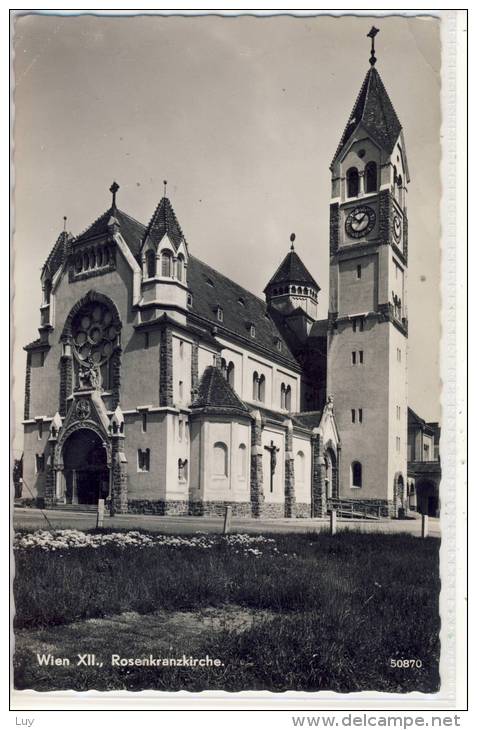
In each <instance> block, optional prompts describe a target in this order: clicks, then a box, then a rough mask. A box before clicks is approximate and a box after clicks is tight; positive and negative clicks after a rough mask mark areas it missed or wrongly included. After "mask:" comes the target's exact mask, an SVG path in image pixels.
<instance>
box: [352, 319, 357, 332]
mask: <svg viewBox="0 0 477 730" xmlns="http://www.w3.org/2000/svg"><path fill="white" fill-rule="evenodd" d="M357 327H358V322H357V320H356V319H353V332H356V329H357Z"/></svg>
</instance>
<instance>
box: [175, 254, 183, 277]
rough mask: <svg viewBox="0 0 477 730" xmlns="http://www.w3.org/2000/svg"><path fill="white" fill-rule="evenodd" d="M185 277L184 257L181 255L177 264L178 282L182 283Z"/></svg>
mask: <svg viewBox="0 0 477 730" xmlns="http://www.w3.org/2000/svg"><path fill="white" fill-rule="evenodd" d="M183 275H184V257H183V255H182V254H179V256H178V257H177V264H176V276H177V279H178V281H182V277H183Z"/></svg>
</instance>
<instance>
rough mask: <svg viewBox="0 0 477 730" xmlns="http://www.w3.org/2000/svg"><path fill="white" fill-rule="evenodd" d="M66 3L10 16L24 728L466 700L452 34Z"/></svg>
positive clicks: (16, 627) (16, 621)
mask: <svg viewBox="0 0 477 730" xmlns="http://www.w3.org/2000/svg"><path fill="white" fill-rule="evenodd" d="M74 12H75V13H76V14H73V13H69V12H67V11H48V12H47V11H14V12H13V13H12V18H11V68H12V140H13V142H12V174H13V176H14V180H13V182H12V213H11V215H12V249H11V251H12V253H11V258H12V269H11V270H12V282H11V291H12V304H11V308H12V431H11V448H12V458H11V468H10V479H11V484H12V486H11V504H12V507H11V514H12V528H13V529H12V556H13V557H12V590H11V602H12V604H13V610H12V632H13V633H12V647H11V661H12V697H14V701H15V703H16V705H15V706H16V707H18V708H22V706H25V707H27V706H28V707H29V708H30V709H35V707H36V708H37V709H39V708H44V709H54V707H55V704H54V703H55V696H56V695H57V693H62V692H63V693H64V692H65V691H67V690H73V691H74V692H76V693H88V692H89V691H92V690H97V691H99V692H101V693H103V696H104V697H106V696H108V695H110V694H111V693H112V695H111V696H113V695H114V693H124V694H126V695H127V696H128V697H132V698H133V699H134V701H135V702H136V703H137V709H140V703H141V696H142V693H143V692H146V691H147V692H149V696H151V693H155V694H154V695H153V696H157V697H158V698H160V697H161V696H163V695H165V694H166V695H167V696H170V693H177V692H180V691H185V692H187V693H189V697H190V701H191V702H192V701H193V698H195V700H194V701H197V702H199V703H200V701H201V699H200V698H202V700H204V699H205V698H206V697H207V696H208V693H210V692H221V693H222V694H224V693H228V695H227V696H226V697H225V699H222V702H223V703H225V706H226V705H227V703H229V705H230V707H231V708H232V707H234V706H237V707H239V704H240V698H241V697H242V694H241V693H244V692H247V693H253V697H256V698H257V701H259V700H260V697H261V696H262V695H263V694H264V693H266V695H267V697H268V698H270V697H272V698H273V695H271V694H270V693H275V695H276V697H277V700H276V701H279V700H280V698H281V697H282V698H283V697H286V696H287V693H295V694H294V696H296V694H297V693H302V694H303V696H304V697H305V696H306V697H308V698H312V697H315V698H317V700H320V697H321V696H322V695H323V693H324V695H323V696H328V697H329V696H331V693H333V695H332V696H333V698H334V699H333V701H334V702H335V703H338V704H339V703H340V702H341V703H342V705H340V707H341V706H342V707H343V708H344V707H345V706H346V702H348V703H349V702H351V699H350V698H352V697H357V696H359V693H368V695H369V696H373V697H375V698H378V699H379V697H392V698H394V702H395V703H396V706H397V707H399V706H400V703H401V704H402V707H405V706H406V705H405V703H406V702H411V701H412V702H413V703H414V704H413V707H415V708H418V709H419V708H420V707H424V706H426V707H431V706H432V703H435V706H436V707H441V708H452V707H456V703H458V697H460V698H461V697H462V692H463V689H462V686H463V684H462V683H461V684H462V686H461V684H460V683H459V677H460V674H459V667H458V666H457V667H456V661H455V652H456V641H457V639H456V635H457V633H456V632H453V631H449V630H448V629H447V628H446V627H447V626H448V624H447V623H446V622H448V621H450V622H451V623H450V624H449V625H451V624H452V622H455V621H456V616H457V613H456V611H457V609H456V608H455V607H454V604H453V603H452V601H454V603H455V601H456V600H457V599H456V596H455V595H454V593H452V591H454V592H455V590H454V588H453V587H452V586H454V583H452V584H451V583H449V582H448V577H447V576H448V574H450V573H452V571H453V570H454V568H453V567H452V565H453V563H452V560H454V561H455V548H452V545H454V543H453V542H452V541H453V540H455V539H456V538H455V535H456V531H457V518H456V516H455V513H456V501H455V500H456V498H455V492H456V491H457V490H458V489H460V492H461V496H460V497H459V499H463V498H464V493H465V483H461V484H459V483H457V482H456V476H455V474H454V476H452V474H453V472H452V467H451V466H449V464H450V465H452V463H453V462H452V458H454V459H455V458H456V457H455V453H456V447H455V441H454V439H455V438H457V437H456V435H455V428H454V430H452V428H448V427H446V419H448V418H449V417H453V416H452V413H453V411H452V407H453V406H452V405H449V403H450V401H449V399H446V397H445V396H444V395H443V394H445V392H447V391H446V387H447V379H446V377H447V376H446V375H445V372H446V370H445V367H447V365H446V364H445V363H444V361H443V355H442V352H443V349H445V348H443V345H442V343H443V341H445V338H446V337H447V336H448V335H447V333H448V332H452V331H453V330H452V323H453V321H454V320H455V318H456V310H455V306H454V307H453V308H452V307H450V308H449V306H448V305H447V304H446V306H445V307H443V301H447V299H446V297H448V296H449V291H450V292H451V293H452V291H453V289H452V287H453V286H454V288H455V285H453V284H452V282H450V280H449V279H446V281H447V282H450V283H448V284H446V285H445V286H444V283H443V282H444V279H445V276H447V275H445V273H443V272H445V270H446V265H447V264H446V256H447V253H446V251H447V250H448V249H446V246H447V244H445V245H444V242H443V241H444V238H445V235H444V234H445V231H446V230H447V229H446V225H447V223H449V221H452V220H454V219H453V218H452V212H451V208H450V207H449V208H448V216H449V217H448V219H447V222H445V221H444V218H443V215H444V213H443V202H442V201H443V200H444V199H445V196H446V194H447V193H446V191H447V190H448V182H449V181H448V179H446V176H445V175H444V173H443V170H445V164H446V163H445V160H446V155H445V154H444V146H445V145H447V144H449V142H448V139H447V133H446V131H445V130H446V129H447V126H446V124H447V122H446V112H445V110H446V108H447V107H445V106H443V104H444V102H443V98H444V96H445V95H444V94H443V89H445V90H446V95H447V94H448V88H452V84H450V86H449V83H448V80H446V78H447V77H446V76H445V73H447V72H446V71H445V69H446V68H450V67H451V66H452V63H449V60H448V59H447V60H446V58H447V56H445V55H444V46H445V47H446V48H448V46H447V45H445V44H444V40H443V39H445V38H447V35H446V33H447V31H446V32H444V30H445V28H448V27H449V24H450V26H452V27H453V28H454V29H455V27H456V24H457V26H459V23H460V27H461V28H462V27H463V26H464V25H465V22H466V19H465V11H448V12H447V15H445V17H444V11H442V12H441V14H439V13H438V12H437V13H434V14H433V13H431V12H429V13H426V12H425V11H422V12H417V11H416V12H408V13H406V14H402V15H393V14H391V13H389V14H387V13H386V12H385V11H380V12H375V11H361V12H360V13H357V14H352V13H351V12H348V13H347V12H345V11H343V12H341V14H340V12H338V11H336V12H335V13H334V14H333V15H330V14H325V13H324V12H323V13H321V12H318V11H316V12H314V13H312V12H311V11H310V14H307V15H304V14H302V15H300V14H298V15H293V11H290V13H284V14H280V13H277V14H275V15H273V14H270V15H260V16H259V15H253V11H249V12H248V14H246V13H245V12H243V13H242V12H237V14H236V15H231V14H223V15H221V14H220V11H214V12H213V14H207V11H203V14H200V15H188V14H187V13H186V14H183V15H180V14H174V11H170V14H168V15H166V14H165V13H164V14H161V13H160V12H159V13H156V14H154V13H147V12H146V13H145V14H144V13H143V14H138V15H135V14H134V11H130V12H129V13H128V14H127V15H126V14H124V15H122V14H121V13H119V11H118V14H117V15H115V14H114V11H111V13H105V12H101V11H74ZM139 12H140V11H138V13H139ZM452 24H454V25H452ZM446 43H447V41H446ZM449 47H450V48H451V51H452V45H451V46H449ZM446 53H447V54H448V53H449V51H448V50H446ZM443 110H444V111H443ZM446 149H447V148H446ZM452 174H453V175H454V176H455V173H452ZM444 217H445V216H444ZM443 311H446V312H448V313H449V312H450V314H449V316H448V317H447V318H446V317H445V316H443V314H442V312H443ZM452 318H454V319H452ZM462 321H463V320H462ZM446 357H448V358H449V357H452V353H451V350H450V348H448V349H447V350H446ZM446 362H447V364H449V363H450V366H449V367H450V368H451V369H452V361H451V360H449V359H447V360H446ZM453 377H455V365H454V376H453ZM449 414H451V415H449ZM447 453H450V454H451V455H453V456H452V457H451V461H448V460H447V457H446V454H447ZM446 474H447V476H446ZM461 539H462V540H463V539H464V534H463V533H462V534H461ZM452 555H453V557H452ZM462 565H463V564H462ZM461 567H462V566H461ZM370 693H371V694H370ZM88 696H89V695H84V697H83V700H84V701H83V709H86V705H85V702H87V701H89V700H87V697H88ZM114 696H115V695H114ZM118 696H119V695H118ZM121 696H122V695H121ZM174 696H177V695H174ZM181 696H182V695H181ZM182 701H183V702H184V703H185V704H187V702H188V701H189V700H188V699H187V698H185V699H183V700H182ZM22 702H24V703H26V704H25V705H22ZM177 702H179V700H177ZM91 703H93V699H91ZM91 708H93V704H91ZM244 719H246V718H244Z"/></svg>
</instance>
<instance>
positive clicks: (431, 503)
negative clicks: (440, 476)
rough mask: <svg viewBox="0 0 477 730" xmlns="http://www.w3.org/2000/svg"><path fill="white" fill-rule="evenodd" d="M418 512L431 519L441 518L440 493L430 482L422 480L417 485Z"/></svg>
mask: <svg viewBox="0 0 477 730" xmlns="http://www.w3.org/2000/svg"><path fill="white" fill-rule="evenodd" d="M416 493H417V511H418V512H420V513H421V514H423V515H429V517H439V491H438V489H437V487H436V485H435V484H434V482H432V481H430V480H425V479H421V480H420V481H419V482H418V483H417V485H416Z"/></svg>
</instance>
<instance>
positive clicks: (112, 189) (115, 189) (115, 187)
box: [109, 182, 119, 208]
mask: <svg viewBox="0 0 477 730" xmlns="http://www.w3.org/2000/svg"><path fill="white" fill-rule="evenodd" d="M118 190H119V185H118V184H117V182H113V184H112V185H111V187H110V188H109V192H110V193H112V196H113V202H112V203H111V207H112V208H115V207H116V193H117V192H118Z"/></svg>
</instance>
